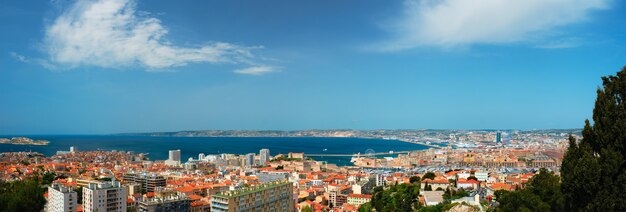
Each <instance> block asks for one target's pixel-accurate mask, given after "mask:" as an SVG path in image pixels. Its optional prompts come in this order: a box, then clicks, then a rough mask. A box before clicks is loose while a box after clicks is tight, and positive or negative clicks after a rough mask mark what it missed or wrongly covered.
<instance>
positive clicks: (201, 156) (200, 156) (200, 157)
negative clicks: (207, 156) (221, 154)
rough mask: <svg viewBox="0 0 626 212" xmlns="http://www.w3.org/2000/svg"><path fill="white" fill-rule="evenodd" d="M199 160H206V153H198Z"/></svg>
mask: <svg viewBox="0 0 626 212" xmlns="http://www.w3.org/2000/svg"><path fill="white" fill-rule="evenodd" d="M198 160H200V161H202V160H204V153H200V154H198Z"/></svg>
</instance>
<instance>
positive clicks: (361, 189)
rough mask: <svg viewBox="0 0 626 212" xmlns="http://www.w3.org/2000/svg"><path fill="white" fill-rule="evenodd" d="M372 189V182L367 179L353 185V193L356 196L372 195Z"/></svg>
mask: <svg viewBox="0 0 626 212" xmlns="http://www.w3.org/2000/svg"><path fill="white" fill-rule="evenodd" d="M372 189H373V186H372V182H371V181H369V180H365V179H362V180H360V181H359V182H356V183H355V184H354V185H352V193H355V194H371V192H372Z"/></svg>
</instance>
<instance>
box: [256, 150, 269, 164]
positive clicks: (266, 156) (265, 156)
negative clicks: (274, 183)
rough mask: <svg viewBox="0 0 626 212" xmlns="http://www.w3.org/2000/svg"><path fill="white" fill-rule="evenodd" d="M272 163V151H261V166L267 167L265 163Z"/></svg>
mask: <svg viewBox="0 0 626 212" xmlns="http://www.w3.org/2000/svg"><path fill="white" fill-rule="evenodd" d="M268 161H270V150H269V149H261V151H259V163H260V164H261V165H265V162H268Z"/></svg>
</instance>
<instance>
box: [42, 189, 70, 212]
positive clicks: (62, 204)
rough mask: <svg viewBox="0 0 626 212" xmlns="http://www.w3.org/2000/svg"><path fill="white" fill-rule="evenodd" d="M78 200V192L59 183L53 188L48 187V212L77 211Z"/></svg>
mask: <svg viewBox="0 0 626 212" xmlns="http://www.w3.org/2000/svg"><path fill="white" fill-rule="evenodd" d="M76 198H77V194H76V192H75V191H73V190H72V189H70V188H69V187H67V186H65V185H62V184H59V183H53V184H52V186H50V187H48V203H47V204H46V211H50V212H57V211H58V212H60V211H63V212H68V211H76V210H77V206H76Z"/></svg>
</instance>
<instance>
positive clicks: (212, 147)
mask: <svg viewBox="0 0 626 212" xmlns="http://www.w3.org/2000/svg"><path fill="white" fill-rule="evenodd" d="M10 137H14V136H0V138H10ZM28 137H29V138H32V139H44V140H48V141H50V144H48V145H46V146H35V145H12V144H0V152H16V151H33V152H40V153H43V154H45V155H46V156H52V155H54V154H55V153H56V151H59V150H63V151H68V150H69V148H70V146H75V147H76V148H77V149H78V150H79V151H89V150H107V151H110V150H118V151H133V152H136V153H148V157H149V159H150V160H165V159H167V157H168V150H172V149H180V150H181V154H182V155H181V156H182V159H183V161H187V159H188V158H189V157H193V158H197V157H198V154H200V153H204V154H207V155H208V154H221V153H232V154H247V153H255V154H258V153H259V150H260V149H263V148H266V149H269V150H270V154H271V155H276V154H287V153H289V152H304V153H305V154H307V153H308V154H356V153H359V152H360V153H364V152H365V151H366V150H368V149H372V150H374V151H375V152H389V151H407V150H424V149H428V147H427V146H424V145H419V144H413V143H407V142H402V141H397V140H383V139H365V138H328V137H158V136H116V135H38V136H28ZM312 158H313V159H315V160H318V161H327V162H328V163H333V164H337V165H339V166H346V165H351V163H350V157H345V156H332V157H329V156H324V157H312Z"/></svg>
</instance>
